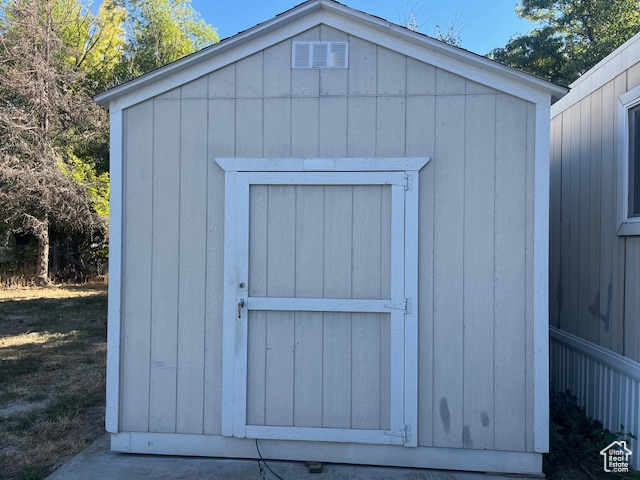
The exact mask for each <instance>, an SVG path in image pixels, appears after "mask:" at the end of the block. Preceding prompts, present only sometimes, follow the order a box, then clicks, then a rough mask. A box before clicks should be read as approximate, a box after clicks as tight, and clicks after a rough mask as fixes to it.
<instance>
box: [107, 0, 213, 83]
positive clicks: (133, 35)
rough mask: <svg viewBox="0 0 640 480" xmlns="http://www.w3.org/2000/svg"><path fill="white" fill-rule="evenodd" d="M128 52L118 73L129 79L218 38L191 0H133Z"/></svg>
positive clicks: (123, 78) (129, 23)
mask: <svg viewBox="0 0 640 480" xmlns="http://www.w3.org/2000/svg"><path fill="white" fill-rule="evenodd" d="M128 7H129V8H128V9H129V11H130V12H131V13H130V16H129V21H128V23H127V25H128V36H129V43H128V45H127V53H126V56H125V58H124V59H123V61H122V63H121V65H120V68H119V73H120V75H121V77H122V78H120V80H128V79H130V78H133V77H136V76H138V75H141V74H143V73H147V72H149V71H151V70H154V69H156V68H159V67H161V66H163V65H165V64H167V63H170V62H173V61H175V60H178V59H179V58H182V57H184V56H185V55H188V54H190V53H193V52H195V51H197V50H200V49H202V48H204V47H206V46H208V45H211V44H214V43H217V42H218V34H217V32H216V29H215V28H213V27H212V26H211V25H209V24H207V23H205V21H204V20H203V19H202V18H200V15H199V13H198V12H196V11H195V10H194V9H193V7H192V6H191V0H130V1H129V2H128Z"/></svg>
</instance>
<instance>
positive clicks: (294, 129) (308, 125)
mask: <svg viewBox="0 0 640 480" xmlns="http://www.w3.org/2000/svg"><path fill="white" fill-rule="evenodd" d="M318 117H319V105H318V99H317V98H292V99H291V155H292V156H293V157H317V156H318V121H319V118H318Z"/></svg>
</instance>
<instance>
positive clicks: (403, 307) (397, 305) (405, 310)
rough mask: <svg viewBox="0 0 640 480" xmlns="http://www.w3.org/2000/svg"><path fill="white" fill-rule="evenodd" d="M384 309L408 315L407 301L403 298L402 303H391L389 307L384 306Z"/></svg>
mask: <svg viewBox="0 0 640 480" xmlns="http://www.w3.org/2000/svg"><path fill="white" fill-rule="evenodd" d="M385 307H387V308H390V309H391V310H402V312H403V313H404V314H405V315H406V314H407V313H409V299H408V298H405V299H404V300H403V301H402V303H391V304H389V305H385Z"/></svg>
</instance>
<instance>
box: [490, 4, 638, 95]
mask: <svg viewBox="0 0 640 480" xmlns="http://www.w3.org/2000/svg"><path fill="white" fill-rule="evenodd" d="M516 12H517V14H518V15H519V16H520V17H522V18H524V19H527V20H529V21H531V22H534V23H537V24H538V25H539V26H538V27H537V28H536V29H534V30H532V31H531V32H529V33H528V34H526V35H518V36H515V37H513V38H511V40H509V42H508V43H507V45H506V46H505V47H504V48H496V49H495V50H493V51H492V52H491V53H490V54H489V56H490V57H491V58H493V59H495V60H497V61H500V62H502V63H505V64H507V65H510V66H512V67H515V68H519V69H521V70H524V71H527V72H530V73H533V74H535V75H539V76H541V77H543V78H547V79H549V80H551V81H554V82H558V83H563V84H567V85H568V84H570V83H571V82H573V81H574V80H576V79H577V78H578V77H579V76H580V75H581V74H582V73H584V72H586V71H587V70H588V69H590V68H591V67H593V66H594V65H595V64H596V63H598V62H599V61H600V60H602V59H603V58H604V57H605V56H607V55H608V54H609V53H611V52H612V51H613V50H615V49H616V48H617V47H618V46H620V45H621V44H622V43H624V42H625V41H626V40H627V39H629V38H630V37H632V36H633V35H634V34H636V33H637V32H638V31H639V30H640V10H639V9H638V1H637V0H522V2H521V3H520V4H519V5H518V7H517V9H516Z"/></svg>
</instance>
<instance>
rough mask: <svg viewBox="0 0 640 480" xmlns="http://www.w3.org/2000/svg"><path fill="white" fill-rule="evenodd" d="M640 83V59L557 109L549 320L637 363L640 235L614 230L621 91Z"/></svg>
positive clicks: (553, 141) (639, 348)
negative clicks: (603, 83)
mask: <svg viewBox="0 0 640 480" xmlns="http://www.w3.org/2000/svg"><path fill="white" fill-rule="evenodd" d="M610 64H615V61H611V62H610ZM605 68H607V67H606V66H605V67H603V68H602V69H603V70H604V69H605ZM587 75H597V73H596V74H593V73H591V74H587ZM587 75H585V76H587ZM638 85H640V64H636V65H634V66H632V67H631V68H629V69H628V70H626V71H625V72H623V73H621V74H620V75H618V76H617V77H616V78H615V79H613V80H611V81H609V82H608V83H606V84H605V85H603V86H602V87H601V88H598V89H597V90H595V91H594V92H593V93H591V94H590V95H588V96H586V97H585V98H583V99H581V100H579V101H578V102H577V103H574V104H573V105H571V106H569V107H568V108H566V109H564V110H563V111H560V112H557V110H559V109H558V108H557V106H556V108H555V109H553V108H552V116H553V115H554V112H557V114H556V115H555V116H554V117H553V118H552V121H551V233H550V235H551V244H550V282H549V290H550V292H549V302H550V306H549V310H550V319H549V323H550V325H552V326H555V327H557V328H559V329H561V330H563V331H565V332H568V333H571V334H574V335H577V336H578V337H581V338H583V339H585V340H588V341H590V342H593V343H595V344H597V345H600V346H602V347H604V348H607V349H610V350H613V351H614V352H616V353H619V354H622V355H624V356H626V357H628V358H630V359H632V360H635V361H640V322H639V320H640V315H639V314H640V294H639V292H640V237H634V236H626V237H622V236H621V237H619V236H618V235H617V233H616V232H617V229H618V220H617V218H618V216H617V210H616V209H617V206H616V204H617V198H618V194H617V182H618V177H617V175H618V171H617V170H618V168H617V158H618V155H619V152H618V148H619V147H618V97H619V96H620V95H621V94H623V93H625V92H627V91H629V90H631V89H632V88H634V87H636V86H638ZM571 95H572V93H569V95H568V96H567V97H566V98H565V99H563V100H562V101H561V102H565V104H566V103H569V104H570V103H572V102H571V98H572V97H571ZM636 433H637V432H636Z"/></svg>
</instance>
